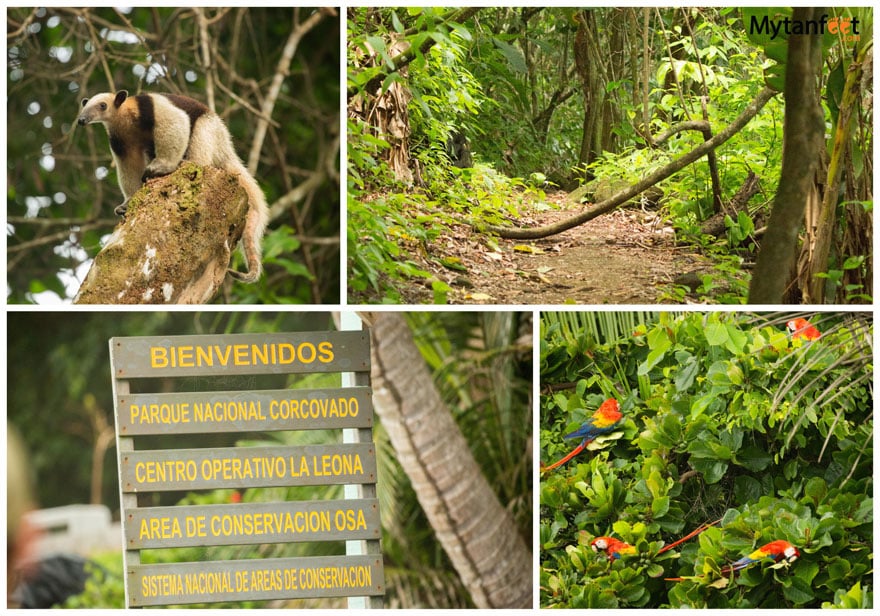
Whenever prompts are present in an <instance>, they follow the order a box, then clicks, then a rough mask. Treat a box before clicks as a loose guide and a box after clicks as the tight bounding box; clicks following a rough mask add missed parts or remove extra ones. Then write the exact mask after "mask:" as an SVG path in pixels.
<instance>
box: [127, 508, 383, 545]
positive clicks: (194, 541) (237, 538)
mask: <svg viewBox="0 0 880 616" xmlns="http://www.w3.org/2000/svg"><path fill="white" fill-rule="evenodd" d="M123 526H124V528H125V545H126V549H129V550H132V549H146V548H173V547H189V546H197V545H247V544H261V543H293V542H302V541H341V540H349V539H379V538H380V537H381V534H382V528H381V524H380V522H379V501H378V500H376V499H374V498H372V499H361V500H326V501H285V502H273V503H246V504H244V503H242V504H229V505H195V506H182V507H144V508H140V509H134V510H130V511H128V512H127V514H126V519H125V523H124V524H123Z"/></svg>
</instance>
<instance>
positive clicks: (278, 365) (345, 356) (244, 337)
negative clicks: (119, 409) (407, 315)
mask: <svg viewBox="0 0 880 616" xmlns="http://www.w3.org/2000/svg"><path fill="white" fill-rule="evenodd" d="M110 349H111V354H112V356H113V357H112V364H113V368H114V370H115V373H114V375H113V376H114V378H117V379H132V378H143V377H147V378H152V377H183V376H211V375H223V376H228V375H240V374H294V373H313V372H362V371H367V370H369V369H370V337H369V333H368V332H365V331H343V332H297V333H282V334H228V335H225V336H132V337H126V338H112V339H111V340H110Z"/></svg>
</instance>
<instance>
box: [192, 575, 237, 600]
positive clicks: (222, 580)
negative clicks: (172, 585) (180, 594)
mask: <svg viewBox="0 0 880 616" xmlns="http://www.w3.org/2000/svg"><path fill="white" fill-rule="evenodd" d="M184 588H185V589H186V594H188V595H213V594H216V593H221V592H232V573H231V572H229V571H199V572H198V573H187V574H185V575H184Z"/></svg>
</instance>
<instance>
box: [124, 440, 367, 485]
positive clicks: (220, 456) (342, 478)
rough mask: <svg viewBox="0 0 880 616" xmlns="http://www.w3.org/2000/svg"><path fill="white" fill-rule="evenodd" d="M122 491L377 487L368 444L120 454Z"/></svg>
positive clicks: (160, 450)
mask: <svg viewBox="0 0 880 616" xmlns="http://www.w3.org/2000/svg"><path fill="white" fill-rule="evenodd" d="M119 460H120V473H119V474H120V482H121V484H122V492H123V493H128V492H162V491H176V490H214V489H218V488H262V487H270V486H314V485H338V484H348V483H375V482H376V452H375V448H374V447H373V444H372V443H364V444H351V445H307V446H302V447H221V448H216V449H157V450H148V451H130V452H126V453H120V456H119Z"/></svg>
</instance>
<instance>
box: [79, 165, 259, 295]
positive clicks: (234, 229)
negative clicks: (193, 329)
mask: <svg viewBox="0 0 880 616" xmlns="http://www.w3.org/2000/svg"><path fill="white" fill-rule="evenodd" d="M247 210H248V199H247V194H246V193H245V191H244V189H243V188H242V187H241V185H240V184H239V183H238V180H237V179H236V178H235V176H233V175H231V174H229V173H226V172H225V171H222V170H220V169H215V168H213V167H204V168H202V167H199V166H198V165H194V164H192V163H184V164H183V165H182V166H181V167H180V168H179V169H177V171H175V172H174V173H172V174H171V175H167V176H165V177H161V178H157V179H155V180H151V181H150V182H148V183H147V185H146V186H144V187H143V188H141V189H140V190H139V191H138V192H136V193H135V194H134V195H133V196H132V198H131V201H129V207H128V213H127V214H126V216H125V219H124V220H123V221H122V222H120V223H119V224H118V225H117V226H116V229H115V230H114V232H113V235H112V236H111V237H110V240H109V242H108V243H107V245H106V246H105V247H104V249H103V250H102V251H101V252H100V253H98V256H97V257H95V261H94V263H92V267H91V269H89V273H88V275H87V276H86V279H85V281H84V282H83V284H82V286H81V287H80V290H79V292H78V293H77V296H76V298H75V299H74V303H77V304H204V303H207V302H208V301H210V300H211V298H213V297H214V296H215V295H216V294H217V291H218V290H219V288H220V285H221V284H222V283H223V280H224V279H225V278H226V270H227V269H228V267H229V260H230V257H231V254H232V251H233V250H235V247H236V246H237V245H238V240H239V238H240V237H241V233H242V231H243V230H244V222H245V216H246V215H247Z"/></svg>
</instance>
